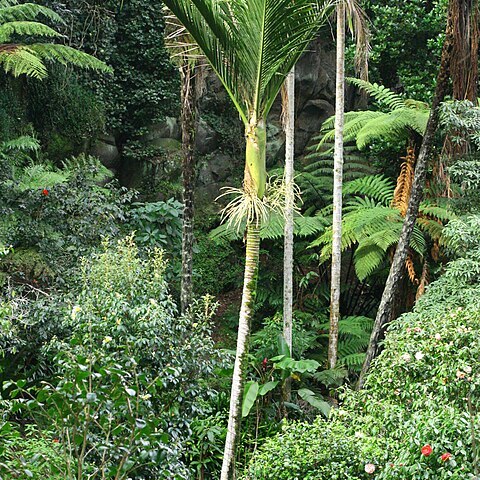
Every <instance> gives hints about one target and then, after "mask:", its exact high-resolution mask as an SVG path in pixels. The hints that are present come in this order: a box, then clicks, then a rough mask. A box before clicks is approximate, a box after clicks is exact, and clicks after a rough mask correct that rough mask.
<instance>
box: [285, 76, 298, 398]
mask: <svg viewBox="0 0 480 480" xmlns="http://www.w3.org/2000/svg"><path fill="white" fill-rule="evenodd" d="M282 93H284V95H283V98H282V104H283V105H282V107H283V108H282V109H283V112H282V114H283V124H284V129H285V174H284V182H285V227H284V237H285V238H284V248H283V337H284V339H285V342H286V343H287V346H288V349H289V352H290V356H293V333H292V332H293V230H294V218H295V185H294V172H295V67H293V68H292V70H290V72H289V74H288V75H287V79H286V81H285V88H284V90H283V91H282ZM284 399H285V401H287V402H289V401H290V379H287V381H286V382H285V391H284Z"/></svg>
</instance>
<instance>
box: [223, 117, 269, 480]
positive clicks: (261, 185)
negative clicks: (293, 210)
mask: <svg viewBox="0 0 480 480" xmlns="http://www.w3.org/2000/svg"><path fill="white" fill-rule="evenodd" d="M246 143H247V144H246V161H245V179H244V188H245V190H246V192H250V194H255V195H256V196H257V197H258V198H260V199H261V198H262V197H263V195H264V193H265V183H266V169H265V153H266V129H265V123H264V122H263V121H260V122H256V121H255V120H253V121H252V124H251V125H250V126H249V128H247V131H246ZM259 255H260V225H259V221H258V220H257V219H253V221H252V222H251V223H250V224H249V225H247V242H246V252H245V273H244V277H243V292H242V304H241V307H240V316H239V321H238V334H237V350H236V355H235V366H234V368H233V377H232V389H231V393H230V412H229V416H228V427H227V437H226V439H225V449H224V452H223V463H222V472H221V476H220V479H221V480H229V479H230V478H234V476H235V447H236V445H237V439H238V436H239V432H240V409H241V402H242V396H243V385H244V383H245V372H246V366H247V365H246V363H247V354H248V338H249V335H250V323H251V319H252V314H253V305H254V300H255V293H256V288H257V270H258V260H259Z"/></svg>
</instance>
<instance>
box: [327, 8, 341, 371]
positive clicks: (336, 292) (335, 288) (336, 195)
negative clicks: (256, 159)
mask: <svg viewBox="0 0 480 480" xmlns="http://www.w3.org/2000/svg"><path fill="white" fill-rule="evenodd" d="M344 111H345V4H344V3H343V1H341V2H339V4H338V5H337V78H336V99H335V150H334V160H333V163H334V165H333V224H332V233H333V242H332V274H331V289H330V335H329V337H328V366H329V368H335V365H336V363H337V357H338V324H339V321H340V288H341V273H342V190H343V127H344V117H345V112H344Z"/></svg>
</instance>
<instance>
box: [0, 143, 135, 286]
mask: <svg viewBox="0 0 480 480" xmlns="http://www.w3.org/2000/svg"><path fill="white" fill-rule="evenodd" d="M17 151H18V148H17ZM12 163H13V162H12V156H11V155H10V154H9V155H7V156H6V157H5V158H3V162H2V164H1V166H0V168H1V169H2V174H3V175H2V176H3V180H4V185H5V187H8V188H3V189H2V190H1V192H0V205H1V207H0V212H1V221H0V242H1V243H2V244H3V245H11V246H12V247H13V251H12V252H11V254H10V255H8V256H7V257H5V258H4V259H3V269H4V270H6V271H7V272H9V273H10V274H14V275H15V276H16V277H17V278H18V280H21V281H26V282H29V283H32V282H34V280H35V281H37V282H42V281H48V280H51V279H52V278H51V277H52V275H53V276H54V275H58V276H60V277H62V276H63V275H64V274H66V272H67V270H68V269H69V268H71V267H73V266H74V265H75V263H76V261H77V260H78V258H79V257H80V256H81V255H83V254H85V253H86V252H87V251H88V250H89V249H90V248H92V247H93V246H95V245H97V244H98V243H99V241H100V240H101V238H102V237H103V236H115V235H116V234H118V232H119V224H120V223H121V222H122V221H124V219H125V216H126V211H125V210H126V209H125V204H126V203H127V202H129V201H130V198H131V193H129V192H126V191H125V190H123V189H120V188H118V187H117V186H116V185H115V184H110V185H106V186H104V187H100V186H99V185H98V182H99V181H103V182H105V181H106V180H108V179H109V177H110V172H109V171H108V170H107V169H105V168H104V167H103V166H102V165H100V163H99V162H98V161H97V160H96V159H94V158H91V157H85V156H81V157H78V158H73V159H70V160H68V161H66V162H65V164H64V168H63V169H61V170H60V169H56V168H54V167H52V166H50V165H48V164H40V163H37V164H33V163H32V164H30V165H27V166H22V165H17V166H15V165H12ZM32 261H33V263H32ZM37 263H38V265H37Z"/></svg>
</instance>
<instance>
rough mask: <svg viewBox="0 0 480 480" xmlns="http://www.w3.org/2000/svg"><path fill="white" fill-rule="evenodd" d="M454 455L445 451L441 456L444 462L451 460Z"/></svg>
mask: <svg viewBox="0 0 480 480" xmlns="http://www.w3.org/2000/svg"><path fill="white" fill-rule="evenodd" d="M451 456H452V454H451V453H449V452H445V453H444V454H443V455H442V456H441V457H440V460H441V461H442V462H446V461H447V460H450V457H451Z"/></svg>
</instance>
